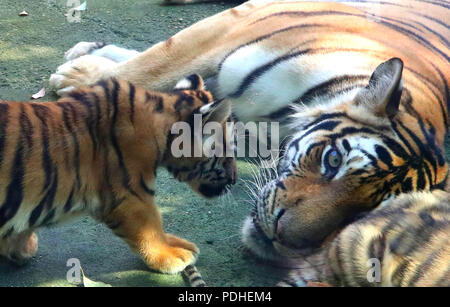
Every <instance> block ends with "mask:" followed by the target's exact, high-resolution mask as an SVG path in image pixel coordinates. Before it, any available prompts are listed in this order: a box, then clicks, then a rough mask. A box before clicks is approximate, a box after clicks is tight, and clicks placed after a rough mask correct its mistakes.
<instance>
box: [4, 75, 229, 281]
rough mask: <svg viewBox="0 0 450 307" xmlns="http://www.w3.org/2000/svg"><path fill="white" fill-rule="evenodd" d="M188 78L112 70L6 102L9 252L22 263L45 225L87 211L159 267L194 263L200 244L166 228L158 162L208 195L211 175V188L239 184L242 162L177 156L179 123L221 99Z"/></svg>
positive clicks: (219, 116) (222, 115) (219, 114)
mask: <svg viewBox="0 0 450 307" xmlns="http://www.w3.org/2000/svg"><path fill="white" fill-rule="evenodd" d="M189 80H190V81H192V80H194V81H195V82H192V83H191V84H192V85H194V87H192V88H185V89H177V90H175V91H172V92H170V93H158V92H151V91H147V90H144V89H142V88H139V87H135V86H134V85H133V84H131V83H129V82H127V81H121V80H116V79H109V80H105V81H101V82H99V83H98V84H97V85H94V86H92V87H84V88H80V89H79V90H77V91H75V92H72V93H71V94H69V95H68V96H66V97H63V98H61V99H60V100H58V101H56V102H45V103H37V102H33V103H31V102H27V103H24V102H6V101H2V102H0V187H2V189H0V255H3V256H6V257H8V258H9V259H11V260H13V261H16V262H18V263H23V262H25V261H26V260H28V259H29V258H30V257H31V256H32V255H33V254H34V253H35V252H36V250H37V237H36V235H35V234H34V230H35V229H36V228H38V227H42V226H46V225H49V224H54V223H57V222H60V221H62V220H64V219H66V218H69V217H72V216H75V215H80V214H88V215H90V216H92V217H93V218H95V219H96V220H97V221H100V222H103V223H105V224H106V225H107V226H108V227H109V228H111V229H112V230H113V231H114V233H115V234H116V235H118V236H120V237H121V238H123V239H124V240H125V241H126V242H127V243H128V244H129V246H130V247H131V248H132V249H133V250H135V251H136V252H137V253H139V254H140V255H141V257H142V258H143V260H144V261H145V263H146V264H147V265H148V266H149V267H150V268H152V269H155V270H158V271H161V272H165V273H175V272H178V271H181V270H183V269H184V268H185V267H186V266H187V265H189V264H192V263H194V262H195V259H196V257H197V255H198V252H199V251H198V248H197V247H196V246H195V244H194V243H191V242H188V241H186V240H184V239H181V238H179V237H177V236H175V235H172V234H167V233H164V231H163V226H162V220H161V216H160V213H159V212H158V209H157V207H156V204H155V190H154V182H155V178H156V170H157V168H158V167H159V166H162V167H166V168H168V169H169V171H171V172H172V173H173V174H174V175H175V177H176V178H177V179H179V180H181V181H185V182H187V183H188V184H190V185H191V187H192V188H193V189H194V190H196V191H198V192H199V193H200V194H203V191H202V186H203V185H204V184H207V185H208V187H211V189H212V191H213V192H211V191H210V192H209V194H208V195H206V196H207V197H212V196H217V195H218V194H220V193H222V192H224V191H225V190H226V187H227V185H228V184H232V183H234V181H235V164H234V163H235V162H234V160H233V159H232V158H219V157H217V158H216V157H213V158H206V157H204V156H202V157H197V158H194V157H193V158H189V157H181V158H177V159H175V158H174V157H173V156H172V153H171V142H172V140H173V139H174V136H172V135H171V132H170V130H171V128H172V125H173V124H174V123H175V122H179V121H184V122H192V120H191V117H192V116H193V114H196V113H200V112H201V110H200V107H202V106H204V105H207V104H211V106H212V103H213V101H212V99H213V98H212V96H211V94H210V93H209V92H207V91H205V90H203V89H202V88H203V81H202V79H201V78H200V77H199V76H198V75H194V76H190V77H189ZM184 84H186V83H184ZM210 109H211V110H210V111H208V112H209V113H208V114H205V115H209V116H212V115H214V116H213V117H214V119H215V120H217V121H219V122H221V123H222V124H223V125H225V122H226V120H227V118H228V115H229V111H227V108H219V107H216V108H210ZM202 110H203V109H202ZM211 165H216V166H215V167H211ZM199 167H201V169H202V170H203V171H199V170H198V169H199ZM205 176H207V177H206V178H205Z"/></svg>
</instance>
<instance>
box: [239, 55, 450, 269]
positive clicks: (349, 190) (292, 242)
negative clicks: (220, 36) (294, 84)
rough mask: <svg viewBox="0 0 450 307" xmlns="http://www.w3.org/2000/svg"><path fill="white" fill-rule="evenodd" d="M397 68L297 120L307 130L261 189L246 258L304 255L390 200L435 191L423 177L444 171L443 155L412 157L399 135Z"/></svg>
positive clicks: (385, 67) (387, 67)
mask: <svg viewBox="0 0 450 307" xmlns="http://www.w3.org/2000/svg"><path fill="white" fill-rule="evenodd" d="M402 67H403V66H402V62H401V61H400V60H399V59H391V60H390V61H388V62H385V63H383V64H381V65H380V66H379V67H378V68H377V69H376V71H375V72H374V74H373V75H372V77H371V79H370V81H369V85H368V86H367V87H366V88H364V89H361V91H360V92H359V93H358V94H357V95H356V97H355V98H354V99H353V100H351V101H348V102H346V103H342V104H339V105H337V106H335V107H334V108H333V109H332V110H330V108H326V107H317V108H314V109H310V110H308V111H305V112H303V113H301V114H299V115H298V117H299V121H300V122H303V123H305V122H307V124H302V129H301V131H300V132H299V133H297V134H296V135H295V136H294V137H293V138H292V139H291V141H290V143H289V144H288V145H287V147H286V151H285V155H284V157H283V159H282V160H281V161H280V163H279V167H278V168H279V170H278V173H279V177H278V178H276V179H275V180H273V181H271V182H269V183H268V184H267V185H266V186H265V187H264V189H263V190H262V192H261V194H260V197H259V199H258V200H257V201H256V204H255V209H254V211H253V213H252V214H251V216H249V217H248V218H247V219H246V221H245V223H244V227H243V241H244V244H246V245H247V246H248V247H249V248H250V250H251V251H253V252H254V253H256V254H257V255H258V256H260V257H262V258H267V259H271V260H276V259H278V258H279V257H280V255H281V256H292V254H293V253H294V254H296V253H297V254H298V253H300V254H301V255H305V254H309V253H311V252H312V251H313V250H314V249H315V248H318V247H320V246H321V245H323V243H324V242H325V241H326V239H327V238H329V237H331V236H332V234H333V233H335V232H336V231H337V230H340V229H341V228H342V227H343V226H344V225H345V224H346V223H348V222H349V221H350V220H351V219H354V218H355V217H356V216H357V215H358V214H359V213H361V212H364V211H368V210H371V209H373V208H374V207H376V206H377V205H379V204H380V203H381V202H382V201H383V200H385V199H388V198H389V197H390V196H392V195H394V194H396V193H400V192H406V191H410V190H414V189H416V190H417V189H428V188H431V187H432V182H431V180H430V179H429V178H431V177H434V178H436V177H437V176H436V175H432V176H431V177H428V178H426V172H427V171H430V169H429V168H428V165H437V166H438V167H439V168H441V169H445V160H444V159H443V156H442V154H441V151H440V150H439V149H438V148H437V146H436V148H428V149H427V150H429V152H428V153H415V152H413V151H409V150H408V149H407V146H406V145H405V143H404V139H405V138H404V136H402V135H401V133H400V132H399V130H400V129H397V128H398V127H397V126H398V125H399V124H400V123H399V122H398V121H397V120H396V118H395V117H396V115H397V112H398V108H399V104H400V100H401V96H402V85H401V72H402ZM402 131H404V132H403V133H405V132H406V129H403V130H402ZM431 137H433V135H432V133H430V134H429V135H426V136H425V137H424V138H425V139H430V138H431ZM407 138H411V136H408V137H407ZM433 144H434V142H433ZM427 159H429V160H428V161H425V160H427ZM444 173H446V171H444Z"/></svg>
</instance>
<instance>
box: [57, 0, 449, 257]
mask: <svg viewBox="0 0 450 307" xmlns="http://www.w3.org/2000/svg"><path fill="white" fill-rule="evenodd" d="M263 2H264V1H255V2H247V3H244V4H242V5H241V6H238V7H236V8H234V9H230V10H227V11H224V12H222V13H219V14H217V15H215V16H212V17H210V18H207V19H204V20H202V21H200V22H198V23H196V24H194V25H193V26H191V27H189V28H187V29H185V30H183V31H181V32H179V33H178V34H176V35H175V36H173V37H171V38H169V39H168V40H167V41H165V42H161V43H158V44H156V45H154V46H153V47H151V48H150V49H148V50H147V51H145V52H143V53H137V52H130V51H127V50H123V49H120V48H117V47H115V46H111V45H109V46H105V47H103V48H100V49H96V50H94V49H95V48H93V47H95V46H96V45H97V44H95V43H82V44H81V45H76V46H75V47H74V48H73V49H71V50H69V52H68V53H67V56H68V58H70V59H72V60H71V61H69V62H68V63H66V64H64V65H62V66H60V67H59V68H58V70H57V72H56V74H54V75H52V77H51V79H50V82H51V84H52V85H53V86H55V87H56V88H57V89H58V90H59V92H65V91H70V90H72V89H73V87H76V86H78V85H81V84H86V83H92V82H95V81H96V80H98V79H99V78H103V77H105V76H119V77H120V78H124V79H127V80H131V81H133V82H135V83H137V84H140V85H142V86H145V87H152V88H160V89H165V88H168V87H170V86H171V85H172V84H174V82H175V81H176V79H177V78H178V76H180V75H187V74H189V73H192V72H194V71H195V72H198V73H200V74H202V75H204V76H206V77H211V79H210V80H209V81H210V82H209V83H208V84H209V85H210V86H211V87H212V89H213V91H214V93H215V94H216V95H217V96H218V97H223V98H228V99H230V100H232V103H233V112H234V115H236V116H237V117H238V118H239V119H240V120H242V121H261V120H263V121H279V122H280V123H281V124H282V125H281V137H284V136H288V137H289V138H290V143H289V144H288V145H287V149H286V155H285V156H284V160H283V161H282V162H281V165H280V172H279V173H280V175H279V177H278V178H276V179H275V180H273V181H271V182H269V183H268V184H267V185H266V187H265V188H264V189H263V191H262V193H261V196H260V197H259V199H258V200H257V205H256V208H255V211H254V212H253V214H252V215H251V216H250V217H248V219H247V220H246V222H245V225H244V229H243V232H244V242H245V243H246V245H247V246H249V248H250V249H251V250H252V251H254V252H255V253H256V254H257V255H259V256H261V257H264V258H270V259H277V258H278V257H279V256H278V254H279V252H282V253H289V252H290V251H291V250H293V249H294V250H295V249H302V250H306V249H309V248H312V247H315V246H318V245H320V244H321V243H322V242H323V241H324V239H325V238H326V237H328V236H329V234H330V233H331V232H332V231H334V230H335V229H336V228H339V227H340V226H341V225H342V224H345V223H346V222H347V221H348V220H349V219H351V218H352V217H353V216H354V215H356V214H357V213H358V212H361V211H367V210H371V209H372V208H375V207H377V206H378V205H379V204H380V203H381V202H382V201H383V200H386V199H388V198H389V197H391V196H392V195H395V194H397V193H400V192H408V191H415V190H429V189H434V188H438V187H441V186H442V185H443V183H444V181H445V178H446V177H447V172H448V170H447V164H446V162H445V159H444V137H445V134H446V130H447V127H448V103H449V95H450V94H449V89H448V82H449V64H448V60H449V56H448V54H449V47H448V45H449V44H448V37H450V31H449V25H448V23H447V21H448V20H449V10H448V9H449V5H448V3H447V2H445V1H439V0H429V1H419V0H415V1H409V0H408V1H406V0H397V1H394V0H386V1H382V2H379V1H370V0H361V1H343V2H345V4H340V3H324V2H274V3H267V4H264V3H263ZM349 5H351V6H349ZM90 52H91V53H92V54H90V55H85V54H86V53H90ZM119 57H121V58H126V59H128V60H126V61H123V62H119V63H117V62H116V61H115V60H119ZM389 59H390V60H389ZM382 63H383V64H382ZM290 115H293V116H290Z"/></svg>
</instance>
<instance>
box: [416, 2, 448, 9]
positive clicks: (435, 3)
mask: <svg viewBox="0 0 450 307" xmlns="http://www.w3.org/2000/svg"><path fill="white" fill-rule="evenodd" d="M415 1H418V2H425V3H429V4H432V5H436V6H440V7H444V8H446V9H450V5H448V4H445V3H440V2H436V1H430V0H415Z"/></svg>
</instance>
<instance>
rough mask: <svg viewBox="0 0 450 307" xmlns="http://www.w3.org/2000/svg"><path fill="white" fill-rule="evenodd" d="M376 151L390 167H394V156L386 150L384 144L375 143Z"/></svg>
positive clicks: (379, 157)
mask: <svg viewBox="0 0 450 307" xmlns="http://www.w3.org/2000/svg"><path fill="white" fill-rule="evenodd" d="M375 152H376V153H377V156H378V159H380V160H381V161H382V162H383V163H384V164H386V165H387V166H388V167H389V169H392V168H393V167H394V166H393V165H392V157H391V154H390V153H389V151H387V150H386V148H384V147H383V146H380V145H375Z"/></svg>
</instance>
